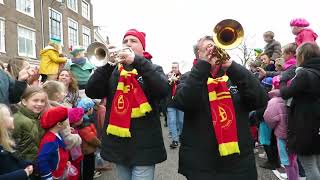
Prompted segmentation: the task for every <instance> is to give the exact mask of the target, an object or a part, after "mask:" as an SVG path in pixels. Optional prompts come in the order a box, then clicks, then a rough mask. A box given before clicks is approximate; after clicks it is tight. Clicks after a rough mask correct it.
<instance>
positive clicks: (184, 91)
mask: <svg viewBox="0 0 320 180" xmlns="http://www.w3.org/2000/svg"><path fill="white" fill-rule="evenodd" d="M223 74H224V72H222V75H223ZM226 74H227V75H228V76H229V78H230V81H229V90H230V92H231V96H232V100H233V104H234V108H235V113H236V119H237V130H238V142H239V147H240V155H238V154H234V155H229V156H225V157H221V156H220V154H219V151H218V143H217V140H216V137H215V133H214V128H213V125H212V118H211V111H210V104H209V97H208V89H207V79H208V77H209V75H210V64H209V63H207V62H205V61H201V60H199V61H198V63H197V64H196V65H194V67H193V68H192V70H191V72H188V73H186V74H185V75H184V76H183V77H182V79H181V82H180V84H179V86H178V90H177V94H176V96H175V98H174V100H175V102H176V104H177V106H178V108H181V109H182V110H183V111H184V126H183V131H182V140H181V147H180V152H179V153H180V154H179V173H181V174H183V175H185V176H187V178H189V179H192V180H193V179H201V180H209V179H219V180H235V179H246V180H256V179H257V172H256V165H255V159H254V155H253V145H252V144H253V142H252V138H251V135H250V131H249V119H248V117H249V112H250V111H252V110H254V109H257V108H260V107H264V106H265V105H266V104H267V94H266V92H265V91H264V89H263V88H262V87H261V86H260V84H259V81H258V80H257V78H255V77H254V76H253V75H252V74H251V73H250V72H249V71H248V70H246V69H245V68H244V67H242V66H241V65H239V64H237V63H235V62H233V63H232V65H231V67H229V69H228V71H227V72H226Z"/></svg>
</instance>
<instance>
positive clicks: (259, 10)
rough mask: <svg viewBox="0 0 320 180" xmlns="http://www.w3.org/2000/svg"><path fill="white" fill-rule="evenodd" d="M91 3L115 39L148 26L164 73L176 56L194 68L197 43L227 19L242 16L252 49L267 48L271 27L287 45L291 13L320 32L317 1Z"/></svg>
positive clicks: (186, 66)
mask: <svg viewBox="0 0 320 180" xmlns="http://www.w3.org/2000/svg"><path fill="white" fill-rule="evenodd" d="M92 4H93V21H94V25H97V26H101V28H102V32H103V33H104V34H105V35H108V36H109V38H110V41H111V43H113V44H116V45H121V41H122V38H123V35H124V33H125V32H126V30H128V29H130V28H136V29H138V30H140V31H144V32H145V33H146V34H147V36H146V50H147V51H148V52H150V53H151V54H152V55H153V57H154V58H153V62H154V63H156V64H159V65H161V66H163V68H164V70H165V72H168V71H169V70H170V67H171V62H173V61H178V62H181V68H182V71H183V72H185V71H187V70H189V69H190V67H191V64H192V61H193V59H194V55H193V52H192V46H193V44H195V42H196V41H197V40H198V39H199V38H200V37H202V36H204V35H212V30H213V28H214V26H215V25H216V24H217V23H218V22H219V21H221V20H223V19H228V18H231V19H235V20H237V21H239V22H240V23H241V24H242V26H243V28H244V31H245V36H246V37H247V39H248V42H249V45H250V46H251V47H252V48H255V47H260V48H263V47H264V44H265V43H264V41H263V38H262V34H263V32H265V31H267V30H272V31H273V32H274V33H275V39H276V40H278V41H280V42H281V43H282V45H285V44H287V43H289V42H293V41H294V36H293V35H292V34H291V29H290V26H289V22H290V20H291V19H292V18H297V17H304V18H306V19H307V20H308V21H309V22H310V24H311V26H310V28H312V29H313V30H314V31H315V32H317V33H318V34H320V18H319V13H317V12H319V7H320V2H319V1H318V0H265V1H259V0H256V1H252V0H242V1H241V0H157V1H156V0H92ZM234 59H236V57H234Z"/></svg>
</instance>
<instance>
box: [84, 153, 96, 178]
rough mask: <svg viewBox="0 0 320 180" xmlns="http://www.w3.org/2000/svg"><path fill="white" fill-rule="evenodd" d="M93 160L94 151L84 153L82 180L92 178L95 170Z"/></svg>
mask: <svg viewBox="0 0 320 180" xmlns="http://www.w3.org/2000/svg"><path fill="white" fill-rule="evenodd" d="M94 161H95V155H94V153H91V154H86V155H84V157H83V161H82V180H93V175H94V170H95V167H94V165H95V164H94Z"/></svg>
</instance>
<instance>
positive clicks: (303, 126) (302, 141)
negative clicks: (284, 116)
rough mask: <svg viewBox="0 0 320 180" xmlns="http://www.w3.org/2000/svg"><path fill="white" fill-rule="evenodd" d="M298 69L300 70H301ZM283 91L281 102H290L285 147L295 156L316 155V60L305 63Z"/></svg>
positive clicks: (319, 102)
mask: <svg viewBox="0 0 320 180" xmlns="http://www.w3.org/2000/svg"><path fill="white" fill-rule="evenodd" d="M301 67H302V68H301ZM301 67H299V68H298V69H297V73H296V76H295V77H294V78H293V79H292V81H291V84H290V85H289V86H288V87H287V86H286V83H281V89H280V92H281V96H282V98H283V99H289V98H291V97H292V98H293V99H292V102H291V105H290V108H289V109H290V110H289V118H288V147H289V150H290V151H291V152H295V153H297V154H299V155H311V154H320V146H319V145H317V144H316V142H320V57H318V58H312V59H309V60H306V61H305V63H304V64H302V66H301Z"/></svg>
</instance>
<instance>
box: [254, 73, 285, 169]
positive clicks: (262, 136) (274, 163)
mask: <svg viewBox="0 0 320 180" xmlns="http://www.w3.org/2000/svg"><path fill="white" fill-rule="evenodd" d="M261 83H262V85H263V86H264V88H265V89H266V91H267V92H269V91H270V90H271V89H272V77H267V78H264V79H263V80H262V82H261ZM265 108H266V107H265ZM265 108H263V109H259V110H257V112H256V116H257V117H258V118H259V120H260V124H259V140H260V144H261V145H263V148H264V150H265V152H266V154H267V158H268V160H267V161H266V162H264V163H262V164H260V167H262V168H265V169H270V170H275V169H276V168H279V167H280V164H279V158H278V153H277V152H278V151H277V145H276V138H275V136H274V135H273V134H272V129H271V128H270V127H269V126H268V125H267V124H266V122H265V121H264V118H263V114H264V111H265Z"/></svg>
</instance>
